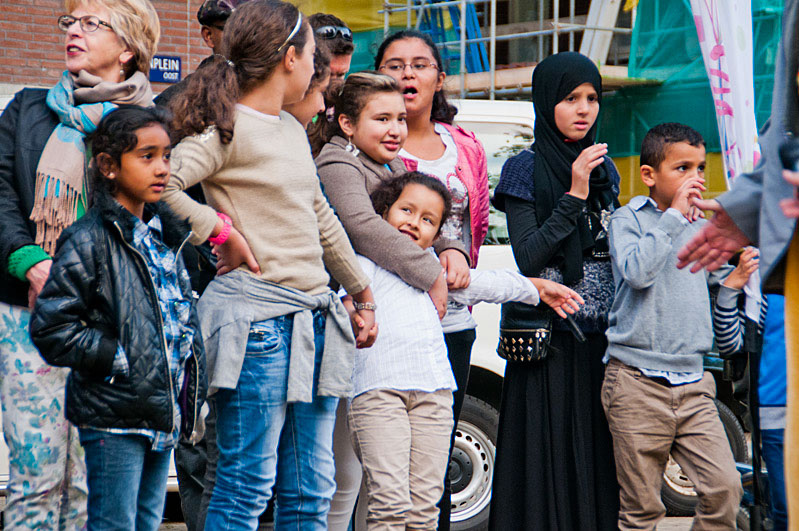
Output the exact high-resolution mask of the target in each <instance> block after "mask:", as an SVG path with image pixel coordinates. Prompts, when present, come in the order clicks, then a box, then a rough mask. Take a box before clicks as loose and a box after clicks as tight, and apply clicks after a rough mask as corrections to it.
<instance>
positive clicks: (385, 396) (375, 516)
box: [349, 389, 453, 531]
mask: <svg viewBox="0 0 799 531" xmlns="http://www.w3.org/2000/svg"><path fill="white" fill-rule="evenodd" d="M349 423H350V430H351V433H352V442H353V446H354V447H355V453H356V454H357V455H358V458H359V459H360V460H361V463H362V464H363V471H364V474H365V476H366V493H367V501H368V512H367V516H366V523H367V529H369V531H373V530H389V529H401V530H404V529H430V530H434V529H436V527H437V525H438V507H436V503H438V500H440V499H441V493H442V492H443V491H444V477H445V475H446V470H447V460H448V453H449V439H450V435H451V433H452V423H453V421H452V392H451V391H449V390H443V389H442V390H438V391H435V392H432V393H426V392H423V391H395V390H393V389H376V390H373V391H367V392H366V393H363V394H361V395H358V396H356V397H355V398H354V399H353V400H352V405H351V407H350V412H349Z"/></svg>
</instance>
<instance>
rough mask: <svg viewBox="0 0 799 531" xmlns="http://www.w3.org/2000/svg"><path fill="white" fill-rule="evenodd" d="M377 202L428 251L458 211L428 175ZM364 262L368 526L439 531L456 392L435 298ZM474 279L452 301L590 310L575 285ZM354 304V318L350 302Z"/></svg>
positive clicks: (359, 412) (357, 416) (358, 382)
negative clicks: (372, 328)
mask: <svg viewBox="0 0 799 531" xmlns="http://www.w3.org/2000/svg"><path fill="white" fill-rule="evenodd" d="M372 200H373V202H374V208H375V210H376V212H377V213H378V215H380V216H381V217H382V219H383V220H385V222H386V223H387V224H388V225H389V226H391V227H392V228H393V229H394V230H395V231H397V232H398V234H400V235H402V237H404V238H406V239H408V240H409V241H410V242H412V243H413V244H415V245H417V246H418V247H419V248H420V249H422V250H425V251H426V252H430V251H429V249H430V247H431V246H432V244H433V241H434V240H435V239H436V238H437V237H438V235H439V233H440V231H441V228H442V227H443V226H444V224H445V223H446V220H447V218H448V217H449V215H450V213H451V209H452V206H451V205H452V199H451V196H450V194H449V192H448V191H447V189H446V188H445V187H444V185H443V184H442V183H441V182H440V181H439V180H437V179H436V178H434V177H430V176H428V175H425V174H422V173H418V172H410V173H407V174H405V175H402V176H400V177H397V178H396V179H394V180H392V181H389V182H386V183H384V184H382V185H381V186H380V187H378V189H377V190H375V192H373V193H372ZM359 259H360V261H361V265H362V266H363V268H364V270H365V271H366V272H367V274H368V275H369V277H370V278H371V279H372V289H373V290H374V294H375V302H376V304H377V310H376V313H377V316H376V317H377V319H378V321H379V323H380V335H379V337H378V339H377V340H376V342H375V344H374V345H373V346H372V347H370V348H365V349H360V350H358V351H357V353H356V356H355V372H354V375H353V399H352V402H351V406H350V410H349V414H348V422H349V426H350V435H351V439H352V445H353V447H354V449H355V452H356V454H357V456H358V459H359V460H360V462H361V463H362V465H363V471H364V474H365V479H366V495H367V503H368V515H367V524H368V527H369V529H372V528H380V529H395V528H396V529H406V528H411V529H434V528H435V527H436V522H437V519H438V508H437V507H436V503H437V502H438V501H439V499H440V497H441V494H442V491H443V488H444V475H445V471H446V468H447V462H448V460H449V451H448V450H449V440H450V433H451V431H452V425H453V416H452V393H453V391H454V390H455V389H456V383H455V379H454V377H453V374H452V370H451V368H450V364H449V361H448V359H447V349H446V344H445V342H444V335H443V330H442V325H441V322H440V320H439V319H438V315H437V313H436V309H435V307H434V305H433V303H432V301H431V300H430V298H429V297H428V296H427V295H426V294H425V292H423V291H422V290H419V289H417V288H414V287H412V286H410V285H409V284H407V283H406V282H404V281H403V280H402V279H401V278H400V277H399V276H397V275H396V274H394V273H392V272H390V271H388V270H386V269H384V268H382V267H380V266H378V265H377V264H375V263H374V262H373V261H372V260H369V259H368V258H366V257H364V256H359ZM469 276H470V282H469V286H468V287H466V288H463V289H457V290H451V291H450V292H449V300H450V301H453V302H457V303H459V304H463V305H466V306H469V305H474V304H476V303H478V302H494V303H501V302H507V301H519V302H524V303H526V304H533V305H535V304H538V302H539V300H540V299H543V300H544V301H545V302H547V303H548V304H550V305H551V306H552V307H553V308H555V310H556V311H557V312H558V313H559V314H560V315H561V316H563V317H565V316H566V314H567V313H574V312H575V311H577V310H578V309H579V305H580V304H581V303H582V299H581V298H580V297H579V295H577V293H575V292H574V291H572V290H570V289H569V288H566V287H565V286H562V285H560V284H556V283H554V282H551V281H547V280H542V279H527V278H525V277H523V276H522V275H520V274H519V273H516V272H514V271H511V270H491V271H475V270H470V271H469ZM536 288H538V289H536ZM344 304H345V305H346V306H347V307H348V309H349V311H350V312H351V313H354V311H355V307H354V306H353V303H352V302H351V301H350V300H348V297H345V298H344ZM337 458H338V455H337Z"/></svg>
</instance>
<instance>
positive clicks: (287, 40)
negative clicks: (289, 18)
mask: <svg viewBox="0 0 799 531" xmlns="http://www.w3.org/2000/svg"><path fill="white" fill-rule="evenodd" d="M300 26H302V13H300V14H299V15H297V23H296V24H294V29H293V30H291V33H289V36H288V37H286V40H285V41H283V44H281V45H280V47H279V48H278V49H277V51H278V52H279V51H280V50H282V49H283V47H284V46H285V45H287V44H288V43H289V41H290V40H291V38H292V37H294V36H295V35H296V34H297V32H298V31H300Z"/></svg>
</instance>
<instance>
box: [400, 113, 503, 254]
mask: <svg viewBox="0 0 799 531" xmlns="http://www.w3.org/2000/svg"><path fill="white" fill-rule="evenodd" d="M441 125H443V126H444V127H446V128H447V131H449V132H450V134H451V135H452V139H453V140H454V141H455V146H456V147H457V148H458V165H457V167H456V168H455V173H456V174H457V175H458V178H459V179H460V180H461V182H463V184H464V186H466V191H467V192H468V193H469V218H470V219H471V231H472V247H471V249H469V258H470V259H471V262H472V263H471V267H473V268H474V267H477V254H478V253H479V252H480V246H481V245H482V244H483V240H485V237H486V233H487V232H488V201H489V199H490V197H489V192H488V169H487V166H486V153H485V150H484V149H483V144H481V143H480V141H479V140H477V137H476V136H474V133H472V132H470V131H466V130H465V129H463V128H462V127H460V126H457V125H449V124H445V123H442V124H441ZM402 161H403V162H404V163H405V167H406V168H407V169H408V171H416V168H417V167H418V163H417V162H416V161H415V160H411V159H405V158H403V159H402Z"/></svg>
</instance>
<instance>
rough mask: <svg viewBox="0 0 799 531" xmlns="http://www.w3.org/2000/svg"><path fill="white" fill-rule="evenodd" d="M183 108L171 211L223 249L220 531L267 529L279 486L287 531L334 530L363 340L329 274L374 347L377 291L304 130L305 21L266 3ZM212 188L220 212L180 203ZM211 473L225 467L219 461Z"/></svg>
mask: <svg viewBox="0 0 799 531" xmlns="http://www.w3.org/2000/svg"><path fill="white" fill-rule="evenodd" d="M222 47H223V50H224V52H225V55H226V56H227V58H225V57H222V56H216V57H214V58H213V59H212V60H211V61H210V62H209V64H208V65H207V66H205V67H203V68H201V69H200V70H199V71H198V72H197V74H195V75H194V76H192V78H191V80H190V82H189V85H188V87H187V89H186V91H185V92H184V93H183V95H182V96H181V99H180V100H178V101H177V102H176V105H175V107H174V111H175V124H176V127H177V128H178V130H179V132H180V133H182V135H183V136H184V138H183V140H181V142H180V143H179V144H178V145H177V146H176V147H175V149H174V151H173V152H172V153H173V155H172V157H173V158H172V177H171V179H170V183H169V187H168V190H167V192H166V193H165V194H164V199H165V200H166V201H167V202H168V203H169V204H170V206H171V207H172V208H173V209H174V210H175V211H176V212H177V213H178V214H180V215H183V216H186V217H188V219H189V222H190V223H191V225H192V229H193V231H194V241H195V242H201V241H204V240H206V239H208V240H210V241H211V243H212V244H214V246H215V252H216V254H217V255H218V257H219V273H220V275H221V276H218V277H217V278H216V279H215V280H214V281H213V282H211V284H210V285H209V287H208V288H207V289H206V291H205V293H204V294H203V297H202V299H201V301H200V303H199V313H200V321H201V327H202V332H203V337H204V339H205V341H206V344H207V345H208V348H207V352H208V374H209V380H210V381H209V387H210V393H211V399H210V402H211V403H212V405H213V407H214V408H215V409H216V419H217V420H216V443H217V446H218V448H219V460H218V464H217V468H216V484H215V486H214V489H213V495H212V497H211V501H210V506H209V508H208V515H207V518H206V523H205V526H206V529H213V530H215V531H216V530H222V529H255V528H256V527H257V520H258V516H259V514H260V513H261V512H263V510H264V509H265V507H266V503H267V501H268V500H269V498H270V497H271V495H272V492H273V487H274V492H275V493H276V495H277V509H276V511H275V528H276V529H288V528H292V529H325V528H326V517H327V511H328V507H329V503H330V498H331V497H332V495H333V492H334V490H335V483H334V482H333V474H334V465H333V454H332V432H333V424H334V420H335V410H336V405H337V402H338V397H341V396H346V394H347V392H348V390H349V386H350V375H351V371H352V370H351V367H352V359H351V357H350V354H349V353H350V352H351V349H349V348H346V347H347V343H353V342H355V337H353V332H352V329H350V327H349V318H348V316H347V313H346V311H345V310H344V309H343V307H342V305H341V302H340V301H339V299H338V298H337V297H336V296H335V294H334V293H333V292H331V291H330V290H329V288H328V287H327V284H328V281H329V277H328V275H327V273H326V272H325V267H327V269H328V270H329V271H330V272H331V273H332V275H333V276H334V277H335V278H336V280H338V281H339V282H340V283H341V285H342V286H343V287H344V289H345V290H346V291H347V292H348V293H351V294H352V295H353V297H354V299H355V300H356V301H358V302H359V303H360V304H359V315H360V319H355V321H357V322H359V323H361V324H362V325H363V327H362V328H361V329H356V330H355V333H356V334H357V335H358V342H359V343H364V342H368V334H367V333H368V331H369V329H370V328H371V327H372V326H373V324H374V311H373V310H374V305H373V303H374V300H373V298H372V294H371V290H370V289H369V287H368V286H369V279H368V277H366V276H365V275H364V273H363V271H362V270H361V268H360V267H359V265H358V262H357V260H356V258H355V254H354V252H353V250H352V247H351V246H350V244H349V241H348V239H347V235H346V234H345V232H344V230H343V228H342V227H341V225H340V223H339V222H338V219H337V218H336V216H335V214H334V213H333V211H332V209H331V208H330V206H329V205H328V203H327V201H326V199H325V197H324V195H323V194H322V190H321V188H320V185H319V181H318V179H317V177H316V169H315V167H314V163H313V160H312V158H311V152H310V148H309V146H308V142H307V139H306V137H305V131H304V130H303V127H302V126H301V125H300V124H299V123H298V122H297V120H295V119H294V118H293V117H292V116H291V115H290V114H288V113H286V112H283V111H281V108H282V106H283V105H284V104H288V103H292V102H296V101H299V100H300V99H302V97H303V95H304V93H305V91H306V89H307V88H308V83H309V81H310V79H311V76H312V74H313V53H314V48H315V43H314V36H313V32H312V31H311V28H310V26H309V25H308V24H307V23H306V22H305V20H304V19H303V17H302V14H301V13H299V11H298V10H297V9H296V8H295V7H294V6H292V5H290V4H288V3H284V2H280V1H277V0H252V1H250V2H248V3H246V4H243V5H241V7H238V8H237V9H236V11H235V12H234V13H233V15H232V16H231V17H230V19H229V20H228V22H227V25H226V31H225V34H224V37H223V43H222ZM196 183H201V184H202V188H203V192H204V193H205V197H206V199H207V201H208V205H200V204H198V203H196V202H194V201H193V200H192V199H191V198H190V197H189V196H188V195H186V194H185V193H183V192H182V190H185V189H186V188H188V187H190V186H192V185H194V184H196ZM211 466H213V464H211Z"/></svg>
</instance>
